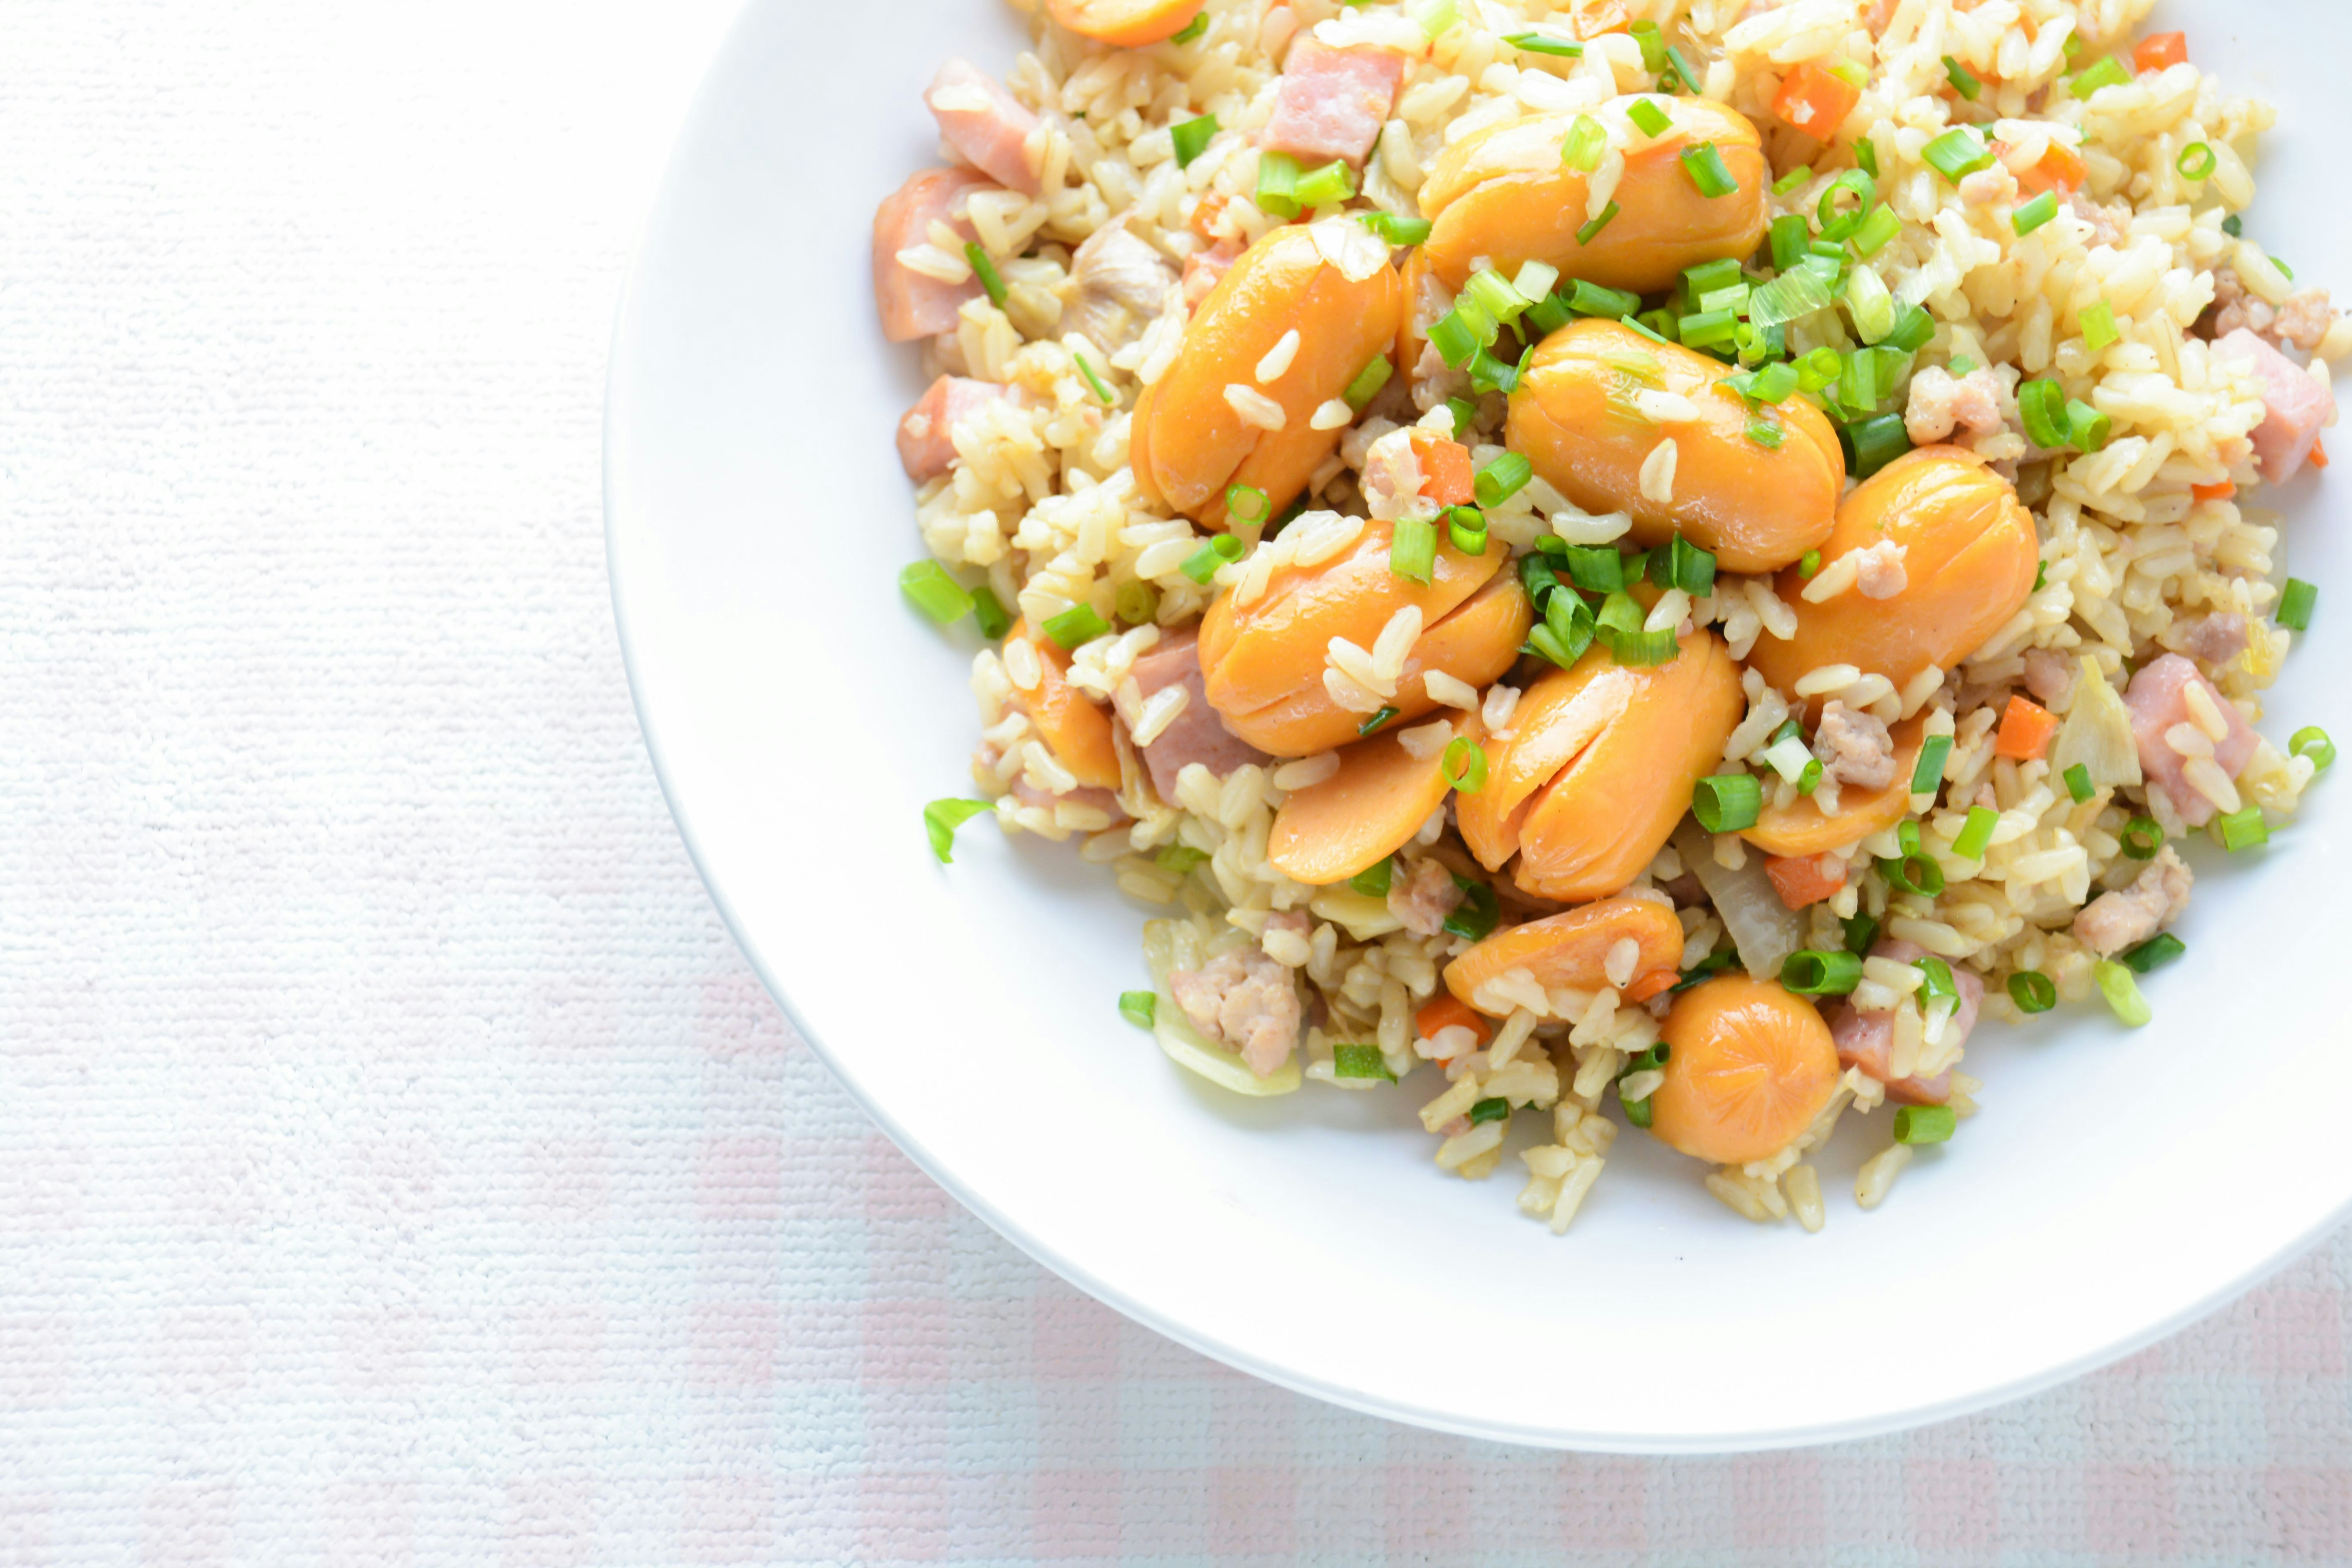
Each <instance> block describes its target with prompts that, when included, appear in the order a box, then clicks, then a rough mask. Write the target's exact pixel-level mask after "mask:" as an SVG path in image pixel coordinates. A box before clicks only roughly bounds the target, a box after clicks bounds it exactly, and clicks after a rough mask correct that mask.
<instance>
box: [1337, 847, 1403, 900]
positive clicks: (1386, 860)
mask: <svg viewBox="0 0 2352 1568" xmlns="http://www.w3.org/2000/svg"><path fill="white" fill-rule="evenodd" d="M1395 880H1396V857H1395V856H1393V855H1383V856H1381V863H1380V864H1379V865H1377V866H1372V867H1369V868H1366V869H1364V870H1361V871H1359V872H1357V873H1356V874H1355V875H1354V876H1352V877H1350V878H1349V879H1348V886H1349V887H1350V888H1353V889H1355V890H1356V891H1357V892H1360V893H1361V894H1363V895H1364V897H1366V898H1368V899H1385V898H1387V897H1388V896H1389V889H1390V887H1391V886H1392V885H1393V884H1394V882H1395Z"/></svg>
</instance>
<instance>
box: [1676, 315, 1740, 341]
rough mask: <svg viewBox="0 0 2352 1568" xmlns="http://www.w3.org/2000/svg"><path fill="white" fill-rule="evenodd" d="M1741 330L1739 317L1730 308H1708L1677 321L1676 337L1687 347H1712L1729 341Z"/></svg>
mask: <svg viewBox="0 0 2352 1568" xmlns="http://www.w3.org/2000/svg"><path fill="white" fill-rule="evenodd" d="M1738 331H1739V318H1738V316H1737V315H1735V314H1734V313H1732V312H1731V311H1729V310H1706V311H1702V312H1700V313H1699V314H1697V315H1696V316H1685V317H1682V318H1681V319H1680V320H1679V321H1676V322H1675V340H1676V341H1677V342H1680V343H1682V345H1683V346H1684V347H1685V348H1693V349H1704V348H1712V347H1714V346H1715V345H1716V344H1717V343H1727V342H1731V340H1732V339H1733V337H1734V336H1735V335H1737V334H1738Z"/></svg>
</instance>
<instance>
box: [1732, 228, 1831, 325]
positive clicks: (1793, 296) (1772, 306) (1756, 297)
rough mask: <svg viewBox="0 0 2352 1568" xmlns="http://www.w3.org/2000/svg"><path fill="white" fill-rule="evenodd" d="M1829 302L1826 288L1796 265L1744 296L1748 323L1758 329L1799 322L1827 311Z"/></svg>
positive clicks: (1821, 282) (1816, 276) (1813, 275)
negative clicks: (1815, 313) (1746, 299)
mask: <svg viewBox="0 0 2352 1568" xmlns="http://www.w3.org/2000/svg"><path fill="white" fill-rule="evenodd" d="M1797 221H1798V222H1800V223H1802V222H1803V221H1804V220H1803V219H1802V218H1800V219H1798V220H1797ZM1832 298H1833V296H1832V294H1831V292H1830V289H1829V286H1828V285H1827V284H1826V283H1824V282H1823V281H1822V279H1821V277H1820V276H1819V275H1818V274H1817V273H1815V272H1813V271H1812V270H1811V269H1810V268H1807V267H1805V266H1804V264H1803V263H1802V262H1801V261H1800V263H1799V264H1798V265H1797V266H1795V267H1793V268H1790V269H1789V270H1788V271H1786V272H1783V273H1781V274H1780V276H1779V277H1778V278H1775V279H1772V281H1770V282H1769V283H1766V284H1764V285H1762V286H1761V287H1759V288H1758V289H1757V290H1756V291H1755V292H1754V293H1752V294H1750V295H1748V323H1749V324H1750V325H1751V326H1755V327H1759V328H1762V327H1777V326H1781V325H1783V324H1785V323H1787V322H1790V321H1801V320H1802V319H1804V318H1805V317H1807V316H1810V315H1811V314H1812V313H1813V312H1814V311H1816V310H1827V309H1828V308H1829V306H1830V304H1831V301H1832Z"/></svg>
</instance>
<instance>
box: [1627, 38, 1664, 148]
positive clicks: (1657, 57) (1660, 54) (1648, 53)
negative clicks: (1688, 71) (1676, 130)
mask: <svg viewBox="0 0 2352 1568" xmlns="http://www.w3.org/2000/svg"><path fill="white" fill-rule="evenodd" d="M1625 30H1626V31H1627V32H1629V33H1631V34H1633V41H1634V42H1635V43H1636V44H1639V45H1640V46H1641V47H1642V68H1643V70H1645V71H1648V72H1649V73H1650V74H1651V75H1652V76H1658V75H1660V74H1662V73H1663V72H1664V70H1665V68H1666V40H1665V37H1664V35H1663V34H1661V33H1660V32H1659V31H1658V25H1657V23H1655V22H1652V21H1641V22H1636V23H1634V24H1633V26H1629V27H1627V28H1626V29H1625ZM1651 134H1652V135H1656V134H1657V132H1651Z"/></svg>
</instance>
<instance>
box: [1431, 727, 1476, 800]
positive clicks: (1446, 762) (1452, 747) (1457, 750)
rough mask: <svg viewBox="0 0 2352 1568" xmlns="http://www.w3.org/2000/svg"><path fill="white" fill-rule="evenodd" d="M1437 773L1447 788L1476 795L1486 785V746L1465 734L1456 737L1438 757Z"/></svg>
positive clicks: (1463, 793) (1464, 793)
mask: <svg viewBox="0 0 2352 1568" xmlns="http://www.w3.org/2000/svg"><path fill="white" fill-rule="evenodd" d="M1437 773H1438V776H1439V777H1441V778H1443V779H1444V781H1445V785H1446V787H1447V788H1448V789H1451V790H1454V791H1456V792H1457V793H1459V794H1462V795H1476V794H1477V793H1478V792H1479V791H1480V790H1482V789H1485V788H1486V747H1484V746H1481V745H1480V744H1479V743H1478V742H1475V741H1473V740H1471V739H1469V738H1468V737H1467V736H1460V737H1457V738H1455V739H1454V741H1453V742H1449V743H1448V744H1447V746H1446V748H1445V754H1444V756H1443V757H1440V758H1439V759H1438V763H1437Z"/></svg>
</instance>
